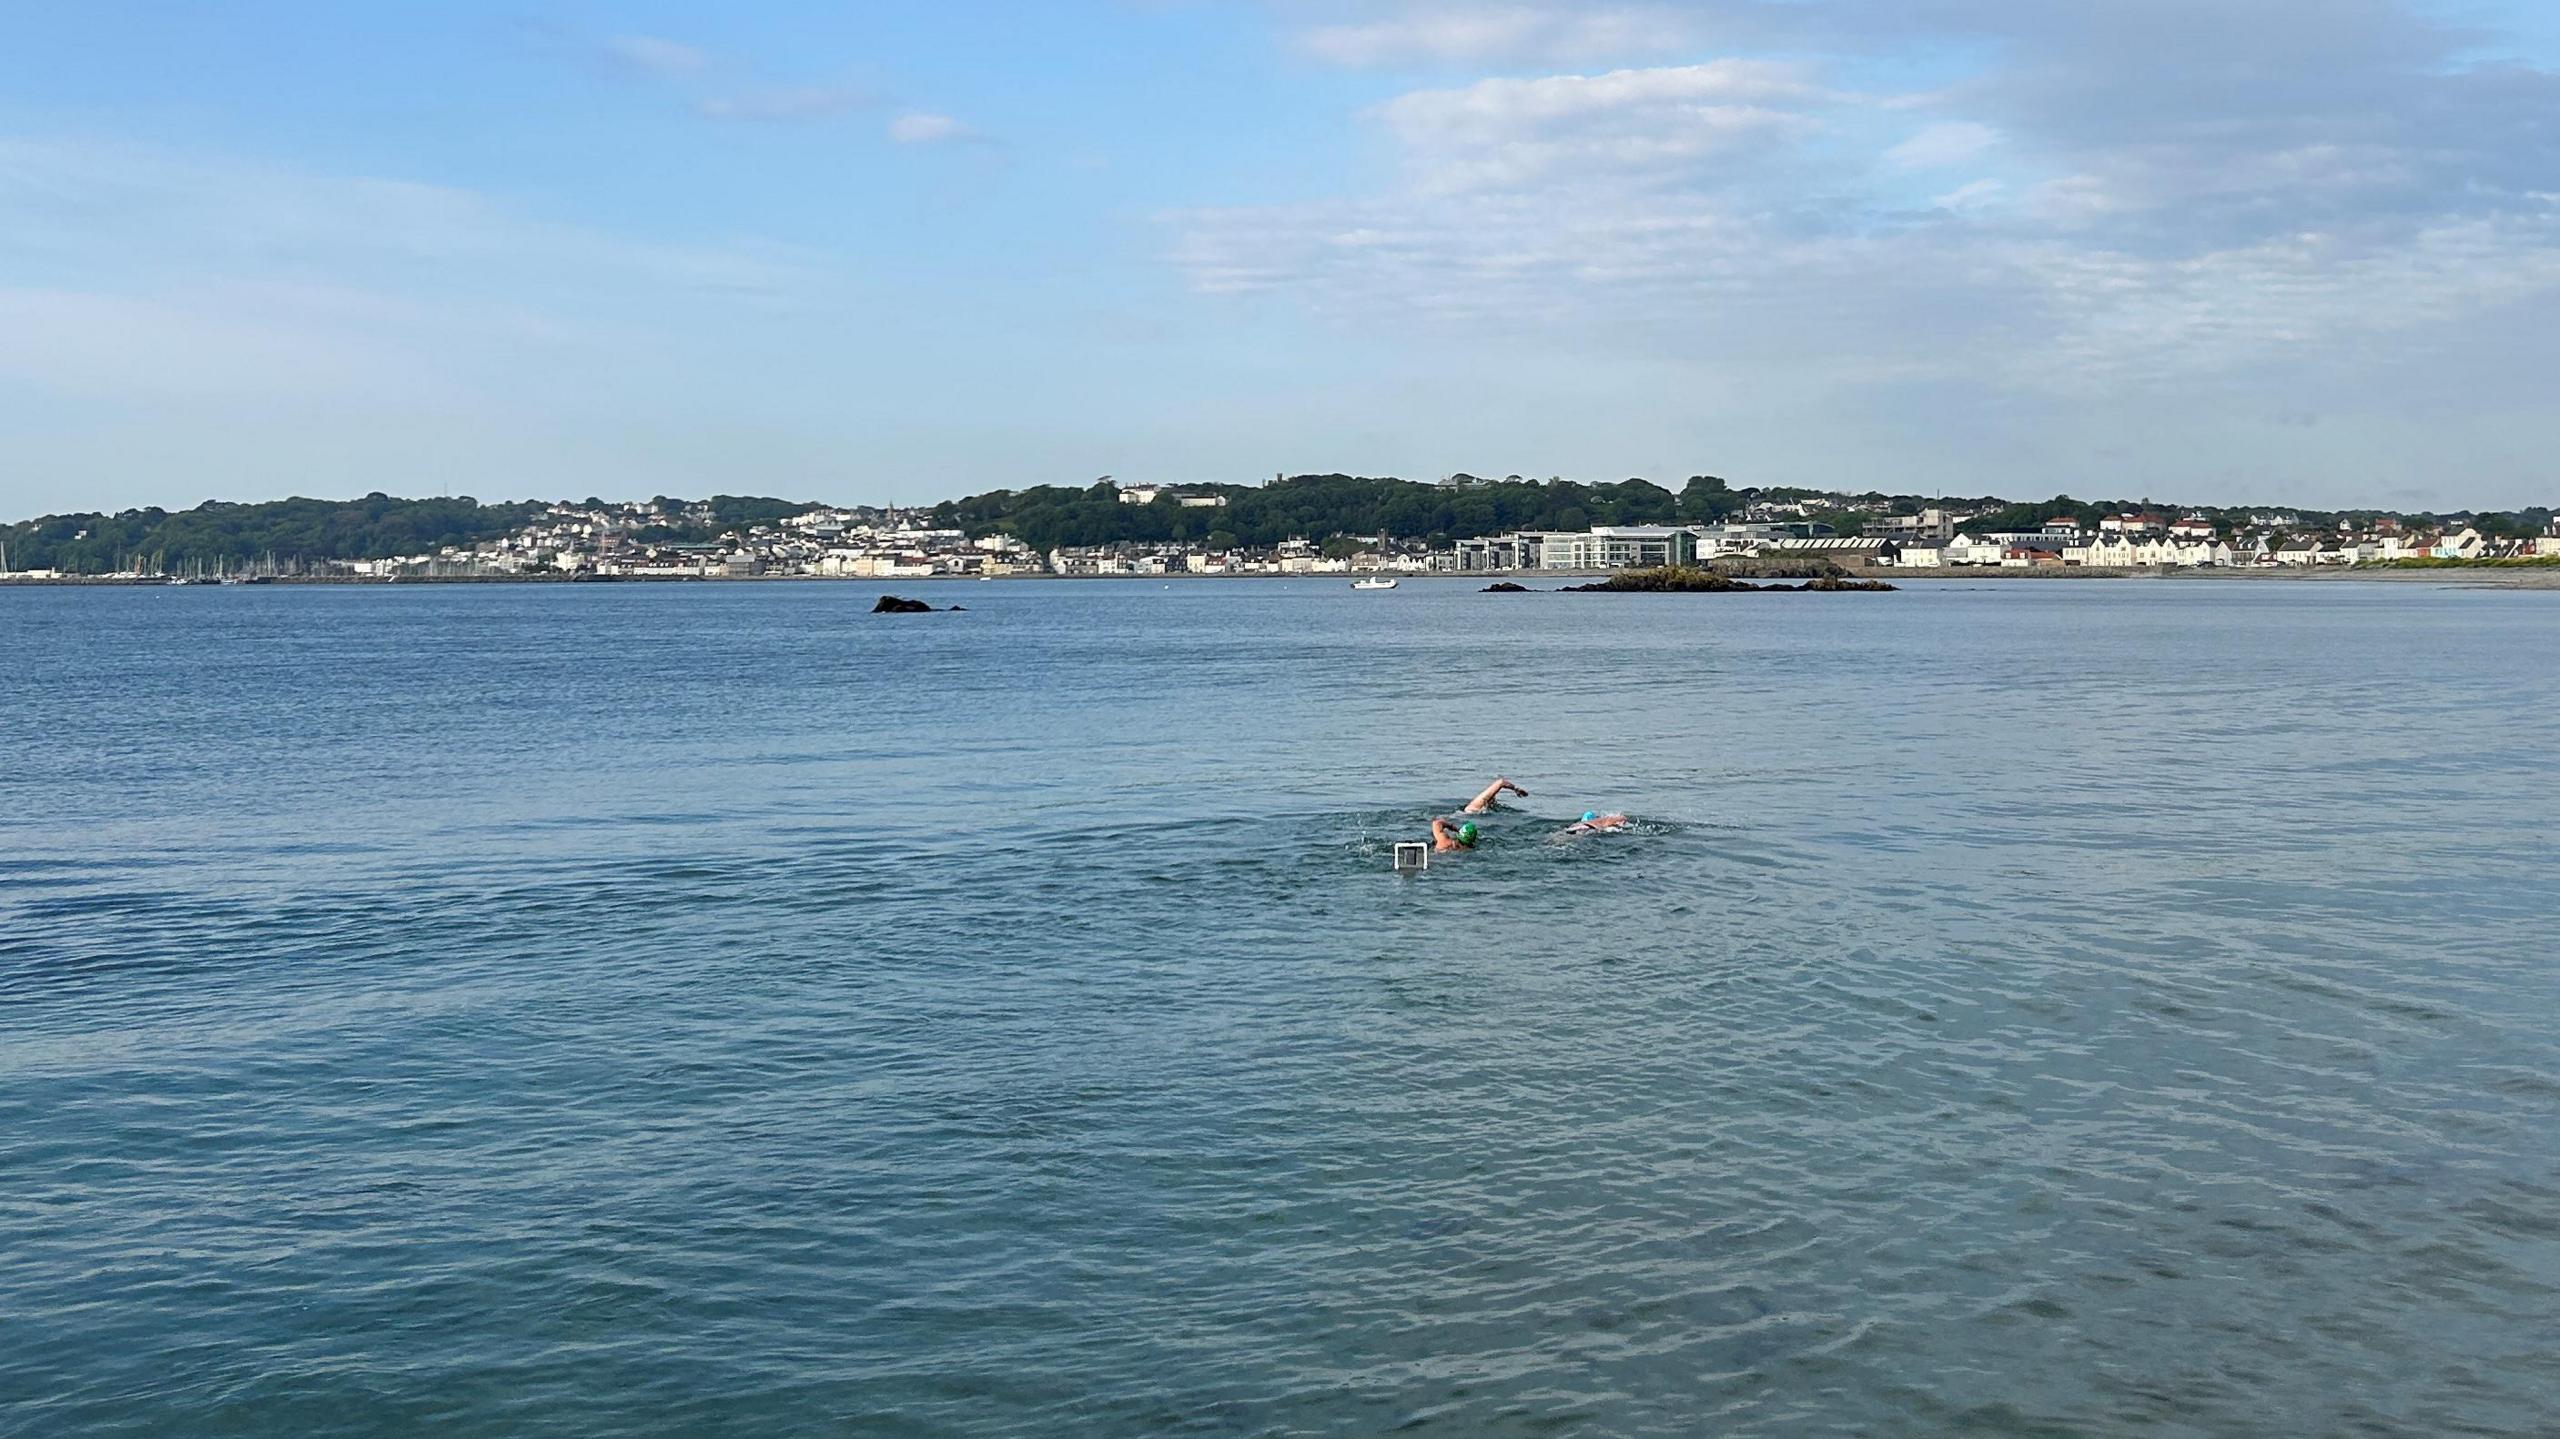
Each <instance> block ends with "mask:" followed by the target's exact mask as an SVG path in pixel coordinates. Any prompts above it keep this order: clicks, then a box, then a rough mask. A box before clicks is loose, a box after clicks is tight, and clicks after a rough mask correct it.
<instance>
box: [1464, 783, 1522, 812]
mask: <svg viewBox="0 0 2560 1439" xmlns="http://www.w3.org/2000/svg"><path fill="white" fill-rule="evenodd" d="M1504 790H1509V791H1511V792H1512V793H1513V794H1516V795H1518V796H1520V797H1521V798H1522V799H1527V798H1528V797H1529V792H1528V791H1527V790H1525V789H1522V788H1521V787H1520V786H1518V785H1516V784H1513V783H1512V782H1511V781H1509V780H1507V779H1497V780H1495V781H1494V782H1493V783H1491V784H1489V785H1486V786H1485V787H1484V793H1482V794H1480V795H1477V796H1476V797H1475V798H1474V799H1471V800H1468V801H1467V808H1466V812H1467V813H1468V814H1482V813H1484V812H1485V811H1486V810H1489V809H1491V808H1493V802H1494V801H1495V800H1498V799H1500V798H1502V792H1503V791H1504Z"/></svg>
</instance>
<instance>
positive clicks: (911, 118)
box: [889, 110, 987, 145]
mask: <svg viewBox="0 0 2560 1439" xmlns="http://www.w3.org/2000/svg"><path fill="white" fill-rule="evenodd" d="M889 138H890V139H892V140H895V141H896V142H898V143H899V144H901V145H965V144H979V143H983V142H985V140H986V139H987V136H986V135H985V133H984V132H982V131H980V130H978V129H977V128H976V127H975V126H972V125H969V124H966V123H963V122H962V121H959V120H955V119H953V118H952V117H951V116H949V115H941V114H936V113H934V112H932V111H930V110H910V111H908V112H906V113H905V114H903V115H900V116H898V117H897V118H896V119H894V120H891V121H890V122H889Z"/></svg>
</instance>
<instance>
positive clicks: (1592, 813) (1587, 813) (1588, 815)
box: [1582, 809, 1600, 824]
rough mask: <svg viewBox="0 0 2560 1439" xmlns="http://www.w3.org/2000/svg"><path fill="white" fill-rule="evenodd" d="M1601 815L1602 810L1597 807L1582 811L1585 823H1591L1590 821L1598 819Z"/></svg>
mask: <svg viewBox="0 0 2560 1439" xmlns="http://www.w3.org/2000/svg"><path fill="white" fill-rule="evenodd" d="M1599 817H1600V811H1598V810H1596V809H1586V810H1584V811H1583V812H1582V822H1583V823H1584V824H1589V823H1591V822H1592V821H1593V820H1595V819H1598V818H1599Z"/></svg>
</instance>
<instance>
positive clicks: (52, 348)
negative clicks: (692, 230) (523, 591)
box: [0, 139, 814, 402]
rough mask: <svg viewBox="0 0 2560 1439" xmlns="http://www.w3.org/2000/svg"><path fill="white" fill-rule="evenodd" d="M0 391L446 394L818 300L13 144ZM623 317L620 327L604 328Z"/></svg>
mask: <svg viewBox="0 0 2560 1439" xmlns="http://www.w3.org/2000/svg"><path fill="white" fill-rule="evenodd" d="M0 214H5V215H7V216H8V217H9V223H8V224H7V225H6V226H4V227H0V270H5V271H6V272H8V273H10V274H12V275H13V276H16V277H20V283H19V284H18V286H17V287H16V288H14V289H11V290H9V291H7V292H6V293H5V296H4V297H0V371H5V372H7V373H10V374H13V375H15V376H16V377H18V378H19V379H21V380H24V381H27V382H29V383H38V384H45V385H55V386H69V387H74V388H78V389H82V390H113V389H117V388H122V389H124V390H127V391H133V392H138V393H144V394H149V393H159V392H183V393H213V392H217V391H218V392H222V393H245V392H251V391H264V392H267V393H270V394H273V395H275V396H278V397H281V398H290V397H292V396H295V395H298V394H303V393H306V392H312V393H320V392H325V393H328V394H333V395H342V394H346V393H349V392H351V391H352V390H365V391H367V392H369V393H372V394H374V395H375V396H376V397H377V398H381V399H385V400H401V401H402V402H406V401H407V400H411V399H415V398H417V397H420V396H424V395H428V394H444V393H450V392H452V391H454V390H455V389H456V387H457V386H465V385H467V384H468V381H467V380H465V379H464V378H463V377H465V376H468V375H472V374H475V373H478V374H488V373H492V369H493V367H503V366H504V365H506V364H510V363H512V362H513V359H514V357H516V356H519V355H520V354H521V353H522V352H523V351H524V350H525V349H526V348H527V347H528V346H537V347H542V346H552V347H568V348H577V347H579V346H581V345H585V344H589V343H595V342H597V341H598V339H599V332H598V331H597V330H596V329H595V328H594V327H595V326H597V325H605V326H613V325H618V324H620V323H623V321H622V319H621V318H620V317H622V316H625V315H627V314H630V313H633V312H634V309H635V304H634V302H644V301H645V302H646V303H645V305H641V306H638V308H639V309H642V310H645V309H647V308H651V307H667V308H679V307H683V306H686V305H691V304H704V305H711V306H719V307H729V306H736V305H740V304H746V305H764V304H768V303H770V302H771V301H774V300H776V299H778V298H780V297H781V296H783V295H785V294H794V293H804V292H805V291H806V290H807V289H808V288H809V286H810V284H811V279H812V274H813V268H814V267H812V266H811V265H810V264H809V263H808V261H807V259H806V257H803V256H800V255H796V254H794V253H792V252H789V251H785V250H782V249H779V248H776V247H772V246H762V245H753V244H745V243H733V244H724V245H703V246H688V245H682V244H674V243H667V242H662V241H656V240H640V239H633V238H630V237H627V236H622V235H617V234H613V233H610V232H606V231H600V230H595V229H590V228H586V227H582V226H577V225H572V224H567V223H562V222H559V221H555V220H550V219H546V218H543V217H540V216H537V215H533V214H528V213H525V212H523V211H521V210H519V209H517V208H515V207H512V206H510V205H507V204H504V203H501V202H499V201H498V200H496V199H493V198H491V197H489V196H487V195H483V194H480V193H477V192H474V191H470V190H465V189H460V188H455V187H451V186H443V185H430V184H420V183H417V182H413V181H406V180H392V179H381V178H374V177H364V176H342V175H328V174H318V173H313V172H309V171H302V170H293V169H287V168H282V167H277V166H270V165H260V164H254V163H248V162H243V161H239V160H235V159H231V158H227V157H224V156H220V155H211V154H204V153H197V152H178V151H170V150H162V149H155V148H149V147H141V146H123V145H104V144H96V143H86V142H68V141H41V140H6V139H0ZM606 317H613V318H606Z"/></svg>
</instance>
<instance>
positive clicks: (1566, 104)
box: [1377, 60, 1825, 190]
mask: <svg viewBox="0 0 2560 1439" xmlns="http://www.w3.org/2000/svg"><path fill="white" fill-rule="evenodd" d="M1824 98H1825V97H1824V95H1823V94H1822V92H1821V91H1820V90H1819V89H1817V88H1816V87H1814V86H1812V85H1810V84H1807V83H1806V82H1805V81H1804V79H1803V78H1802V76H1801V74H1800V73H1799V72H1798V71H1796V70H1795V69H1794V68H1792V67H1790V66H1786V65H1781V64H1774V63H1768V62H1759V61H1745V60H1719V61H1714V62H1711V63H1709V64H1704V65H1688V66H1681V67H1677V68H1670V69H1654V70H1618V71H1612V72H1610V73H1608V74H1605V75H1555V76H1549V77H1547V78H1544V79H1536V80H1511V79H1494V80H1484V81H1480V82H1478V83H1476V84H1474V85H1470V86H1467V87H1465V88H1464V89H1458V90H1420V91H1416V92H1414V93H1412V94H1409V95H1405V96H1402V97H1400V98H1398V99H1396V100H1393V101H1390V102H1388V103H1387V104H1386V105H1384V106H1382V107H1380V108H1379V110H1378V112H1377V113H1378V117H1379V118H1380V119H1381V120H1382V121H1383V122H1384V123H1385V125H1386V127H1387V128H1388V129H1389V130H1390V131H1392V132H1393V133H1394V134H1395V136H1396V138H1397V139H1398V140H1399V141H1400V142H1402V144H1403V146H1404V148H1405V151H1406V154H1407V156H1408V159H1409V161H1410V162H1411V163H1412V165H1413V166H1414V167H1415V170H1416V173H1417V174H1418V175H1419V176H1420V178H1421V181H1422V183H1423V184H1424V185H1425V186H1426V187H1427V188H1430V189H1435V190H1458V189H1479V188H1486V187H1503V186H1513V185H1519V184H1525V183H1529V182H1532V181H1535V180H1538V179H1540V178H1542V177H1546V176H1550V175H1555V174H1560V173H1565V172H1573V173H1579V174H1584V175H1588V174H1590V173H1593V172H1594V171H1607V172H1610V173H1614V174H1621V175H1652V176H1667V175H1673V174H1677V173H1681V172H1683V171H1685V170H1686V169H1687V168H1688V167H1690V166H1693V165H1695V164H1697V163H1699V162H1702V161H1705V160H1708V159H1710V158H1713V157H1716V156H1719V155H1725V154H1730V153H1731V152H1734V151H1736V150H1739V149H1743V148H1745V147H1748V146H1752V145H1756V144H1772V143H1777V142H1779V141H1782V140H1784V139H1786V138H1788V137H1792V136H1801V135H1804V134H1807V133H1809V132H1810V131H1812V130H1813V129H1815V128H1818V123H1819V122H1818V121H1816V120H1815V119H1813V118H1812V117H1811V116H1810V115H1809V114H1808V113H1806V111H1805V110H1804V109H1803V108H1801V107H1803V106H1806V105H1809V104H1811V103H1814V102H1819V101H1821V100H1823V99H1824Z"/></svg>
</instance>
